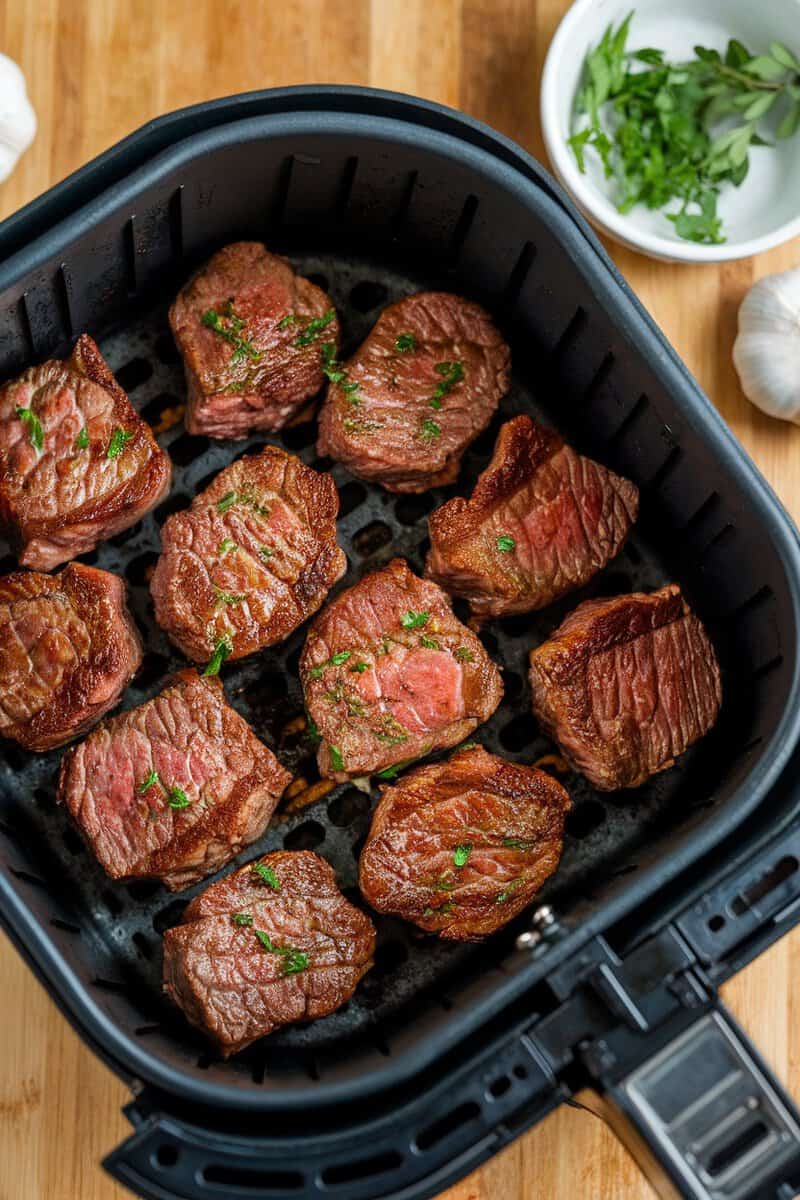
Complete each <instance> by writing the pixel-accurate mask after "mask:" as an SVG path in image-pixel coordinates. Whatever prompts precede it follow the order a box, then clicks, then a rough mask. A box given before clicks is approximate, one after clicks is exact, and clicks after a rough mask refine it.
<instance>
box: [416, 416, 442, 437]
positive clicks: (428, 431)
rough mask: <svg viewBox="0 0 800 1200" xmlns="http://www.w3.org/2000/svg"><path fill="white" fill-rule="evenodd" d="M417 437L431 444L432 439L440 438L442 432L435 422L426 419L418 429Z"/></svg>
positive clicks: (428, 418)
mask: <svg viewBox="0 0 800 1200" xmlns="http://www.w3.org/2000/svg"><path fill="white" fill-rule="evenodd" d="M419 436H420V437H421V438H422V440H423V442H432V441H433V440H434V438H438V437H441V436H442V430H441V427H440V426H439V425H437V424H436V422H435V421H432V420H431V419H430V417H427V418H426V419H425V420H424V421H423V422H422V424H421V425H420V427H419Z"/></svg>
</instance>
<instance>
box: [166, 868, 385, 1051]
mask: <svg viewBox="0 0 800 1200" xmlns="http://www.w3.org/2000/svg"><path fill="white" fill-rule="evenodd" d="M374 951H375V930H374V928H373V925H372V922H371V921H370V919H369V918H368V917H367V916H365V915H364V913H363V912H361V911H360V909H358V908H355V907H354V906H353V905H352V904H350V903H349V901H347V900H345V898H344V896H343V895H342V893H341V892H340V891H339V889H338V887H337V885H336V876H335V875H334V872H333V868H332V867H331V866H330V865H329V863H327V862H326V861H325V859H324V858H320V857H319V855H317V854H313V853H312V852H311V851H310V850H299V851H294V852H292V851H286V850H280V851H276V852H275V853H273V854H267V855H265V856H264V857H263V858H261V859H259V860H258V861H257V862H254V863H250V864H249V865H248V866H246V867H242V868H241V870H239V871H236V872H235V873H234V874H233V875H229V876H228V877H227V878H226V879H223V880H221V881H220V882H219V883H213V884H212V885H211V886H210V887H209V888H206V890H205V891H204V892H201V894H200V895H199V896H197V897H196V899H194V900H193V901H192V903H191V904H190V905H189V907H188V908H187V909H186V912H185V913H184V916H183V921H182V923H181V924H180V925H177V926H176V927H175V928H174V929H168V930H167V932H166V933H165V934H164V990H165V992H166V993H167V995H168V996H170V998H171V999H172V1000H174V1001H175V1003H176V1004H177V1005H179V1006H180V1008H182V1009H183V1012H184V1014H185V1015H186V1018H187V1020H188V1021H189V1022H190V1023H191V1024H192V1025H194V1026H196V1027H197V1028H198V1029H200V1030H202V1032H203V1033H205V1034H206V1035H207V1036H208V1037H210V1038H211V1040H212V1041H213V1042H214V1043H215V1044H216V1046H217V1048H218V1050H219V1051H220V1053H221V1054H222V1056H223V1057H224V1058H228V1057H230V1055H231V1054H236V1053H237V1052H238V1051H239V1050H243V1049H244V1048H245V1046H249V1045H250V1043H251V1042H254V1041H256V1040H257V1039H258V1038H261V1037H265V1036H266V1034H268V1033H272V1032H273V1030H275V1029H277V1028H278V1027H279V1026H281V1025H288V1024H290V1023H291V1022H293V1021H307V1020H309V1019H313V1018H315V1017H325V1016H327V1015H328V1013H332V1012H333V1011H334V1010H335V1009H337V1008H339V1007H340V1006H341V1005H342V1004H344V1003H345V1002H346V1001H347V1000H349V999H350V997H351V996H352V994H353V992H354V991H355V990H356V987H357V986H358V984H359V982H360V980H361V979H362V978H363V976H364V975H365V974H366V973H367V971H368V970H369V969H370V967H371V966H372V955H373V953H374Z"/></svg>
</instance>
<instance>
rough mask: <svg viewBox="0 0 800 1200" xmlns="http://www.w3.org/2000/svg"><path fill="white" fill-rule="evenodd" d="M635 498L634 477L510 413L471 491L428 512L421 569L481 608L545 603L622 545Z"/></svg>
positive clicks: (506, 609)
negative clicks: (467, 496) (427, 542)
mask: <svg viewBox="0 0 800 1200" xmlns="http://www.w3.org/2000/svg"><path fill="white" fill-rule="evenodd" d="M638 505H639V493H638V491H637V489H636V487H635V486H634V484H632V483H630V482H629V481H628V480H627V479H622V478H621V477H620V476H619V475H615V474H614V472H613V471H609V470H608V469H607V468H606V467H603V466H600V464H599V463H596V462H594V461H593V460H592V459H591V458H584V457H583V456H582V455H579V454H576V453H575V451H574V450H572V449H571V447H569V446H567V445H565V444H564V442H563V441H562V439H561V437H560V435H559V434H557V433H555V432H554V431H553V430H551V429H546V428H545V427H544V426H543V425H537V424H536V422H535V421H532V420H531V418H530V417H525V416H521V417H515V418H514V419H513V420H512V421H508V422H507V423H506V424H505V425H503V427H502V429H501V430H500V434H499V436H498V439H497V445H496V446H495V450H494V454H493V456H492V459H491V462H490V463H489V465H488V467H487V468H486V470H485V471H484V472H483V473H482V475H481V476H480V477H479V479H478V482H477V483H476V485H475V489H474V491H473V493H472V496H471V497H470V499H469V500H465V499H463V498H462V497H461V496H457V497H455V498H454V499H453V500H448V502H447V503H446V504H443V505H442V507H441V508H439V509H437V510H436V511H435V512H434V513H432V514H431V516H430V518H429V522H428V523H429V527H430V536H431V549H430V553H429V554H428V561H427V564H426V568H425V573H426V575H428V576H429V578H431V579H435V580H436V582H437V583H439V584H441V586H442V587H443V588H446V589H447V591H449V592H451V593H452V594H453V595H456V596H464V597H466V599H467V600H469V602H470V605H471V606H472V609H473V611H474V612H475V613H476V614H479V615H481V616H489V617H499V616H506V615H508V614H510V613H521V612H530V611H531V610H532V609H535V608H543V607H544V606H545V605H546V604H550V603H551V602H552V601H553V600H555V599H557V598H558V597H559V596H562V595H564V593H565V592H569V591H572V589H573V588H577V587H580V586H581V585H582V584H584V583H586V582H587V581H588V580H589V579H591V578H592V576H593V575H595V574H596V573H597V572H598V571H599V570H601V569H602V568H603V567H604V566H605V565H606V563H607V562H609V560H610V559H612V558H613V557H614V555H615V554H617V553H619V551H620V549H621V548H622V545H623V543H624V542H625V539H626V537H627V536H628V532H629V530H630V528H631V525H632V524H633V522H634V521H635V520H636V513H637V510H638Z"/></svg>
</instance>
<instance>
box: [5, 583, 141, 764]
mask: <svg viewBox="0 0 800 1200" xmlns="http://www.w3.org/2000/svg"><path fill="white" fill-rule="evenodd" d="M141 661H142V646H141V641H140V639H139V634H138V632H137V630H136V626H135V625H134V623H133V620H132V618H131V615H130V613H129V612H128V607H127V604H126V596H125V584H124V583H123V581H122V580H121V579H119V578H118V576H116V575H111V574H110V573H109V572H108V571H98V570H97V569H96V568H95V567H86V566H84V565H83V564H82V563H70V564H69V566H67V567H65V568H64V570H63V571H60V572H59V573H58V575H39V574H37V573H35V572H33V571H15V572H14V573H13V574H11V575H6V576H5V577H4V578H2V579H0V734H2V735H3V736H4V737H7V738H13V739H14V741H17V742H19V743H20V745H22V746H25V747H26V748H27V749H28V750H50V749H52V748H53V747H54V746H63V745H64V743H65V742H68V741H70V740H71V739H72V738H75V737H78V735H79V734H81V733H84V732H85V731H86V730H87V729H89V728H91V726H92V725H93V724H94V723H95V721H98V720H99V719H100V717H102V715H103V713H105V712H108V710H109V709H110V708H113V706H114V705H115V704H116V703H117V701H118V700H119V698H120V696H121V695H122V693H123V692H124V691H125V688H126V687H127V686H128V684H129V683H130V681H131V679H132V678H133V676H134V674H135V673H136V671H137V670H138V668H139V664H140V663H141Z"/></svg>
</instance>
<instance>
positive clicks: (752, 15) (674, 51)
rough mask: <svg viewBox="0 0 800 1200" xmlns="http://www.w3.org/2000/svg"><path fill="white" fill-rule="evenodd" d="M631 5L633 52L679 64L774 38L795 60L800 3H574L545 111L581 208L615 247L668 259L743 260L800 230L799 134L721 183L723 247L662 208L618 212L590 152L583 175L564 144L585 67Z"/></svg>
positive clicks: (548, 82) (552, 58)
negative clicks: (703, 239)
mask: <svg viewBox="0 0 800 1200" xmlns="http://www.w3.org/2000/svg"><path fill="white" fill-rule="evenodd" d="M631 9H633V10H634V16H633V20H632V21H631V28H630V32H629V34H628V48H629V49H631V50H636V49H640V48H641V47H643V46H656V47H658V48H659V49H662V50H664V51H666V55H667V58H669V59H672V60H677V61H680V60H681V59H686V58H690V57H692V50H693V47H694V46H695V45H698V44H700V45H703V46H709V47H712V48H714V49H717V50H724V49H725V46H726V45H727V43H728V39H729V38H731V37H736V38H739V40H740V41H742V42H743V43H744V44H745V46H747V48H748V49H749V50H750V51H751V53H752V54H763V53H765V52H766V50H767V49H768V47H769V44H770V42H772V41H778V42H785V43H786V45H787V46H789V47H790V48H791V49H792V50H793V51H794V52H795V54H798V55H800V0H577V2H576V3H575V4H573V5H572V7H571V8H570V9H569V11H568V12H567V14H566V16H565V17H564V19H563V20H562V22H561V24H560V25H559V27H558V30H557V31H556V35H555V37H554V38H553V41H552V42H551V44H550V48H549V50H548V52H547V58H546V60H545V64H544V74H543V76H542V91H541V113H542V128H543V131H544V139H545V144H546V146H547V152H548V154H549V156H550V162H551V163H552V165H553V169H554V171H555V173H556V175H557V176H558V178H559V180H560V181H561V183H562V185H563V186H564V188H565V189H566V190H567V191H568V192H569V194H570V195H571V196H572V198H573V200H574V201H575V203H576V204H577V205H578V207H579V208H580V209H581V210H582V211H583V212H584V214H585V215H586V216H587V217H588V218H589V220H590V221H592V222H593V223H594V224H595V225H596V226H597V227H598V229H600V230H601V231H602V232H603V233H607V234H608V235H609V236H610V237H612V238H615V239H616V241H618V242H622V244H623V245H626V246H631V247H633V249H635V250H642V251H644V252H645V253H646V254H649V255H651V256H652V257H653V258H662V259H667V260H670V261H682V262H721V261H723V260H724V259H731V258H745V257H747V256H748V255H750V254H756V253H758V252H759V251H760V250H768V249H769V248H770V247H771V246H777V245H779V244H780V243H781V242H785V241H787V240H788V239H789V238H791V237H794V236H796V235H797V234H800V132H798V133H797V134H795V136H794V137H793V138H789V139H787V140H785V141H781V142H778V143H777V144H776V145H775V147H774V148H769V147H758V146H757V147H755V148H754V149H752V150H751V151H750V171H749V173H748V176H747V178H746V179H745V181H744V183H743V184H742V185H741V186H740V187H738V188H736V187H733V185H731V184H725V185H723V187H722V188H721V190H720V198H719V207H718V212H719V215H720V216H721V217H722V223H723V233H724V235H725V237H726V239H727V240H726V241H725V242H724V243H722V245H719V246H702V245H698V244H697V243H695V242H687V241H684V240H683V239H682V238H679V237H678V236H677V234H676V233H675V232H674V230H673V227H672V223H671V222H670V221H668V220H667V219H666V217H665V216H664V214H663V212H658V211H650V210H648V209H646V208H645V207H644V205H637V206H636V208H634V209H633V210H632V211H631V212H629V213H626V214H625V215H622V214H621V213H619V212H618V211H617V209H616V206H615V205H614V203H613V201H612V200H611V199H610V193H611V190H612V186H613V185H612V184H610V183H609V181H607V180H605V179H604V177H603V172H602V169H601V168H600V166H599V164H598V162H597V161H596V159H597V156H596V155H595V154H594V152H589V153H587V155H586V160H587V161H586V165H587V172H586V174H585V175H582V174H581V172H580V171H579V170H578V166H577V163H576V162H575V156H574V154H573V152H572V150H571V148H570V147H569V145H568V144H567V138H568V137H569V135H570V133H571V124H572V116H573V106H574V102H575V95H576V93H577V91H578V86H579V83H580V80H581V74H582V70H583V62H584V59H585V57H586V53H587V51H588V50H589V49H591V47H593V46H595V45H596V44H597V42H598V41H599V40H600V38H601V37H602V35H603V33H604V31H605V29H606V26H607V25H608V24H609V23H610V22H612V23H613V24H614V25H615V26H616V25H617V24H618V23H619V22H620V21H621V20H623V19H624V17H625V16H626V15H627V14H628V13H629V12H630V11H631Z"/></svg>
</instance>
